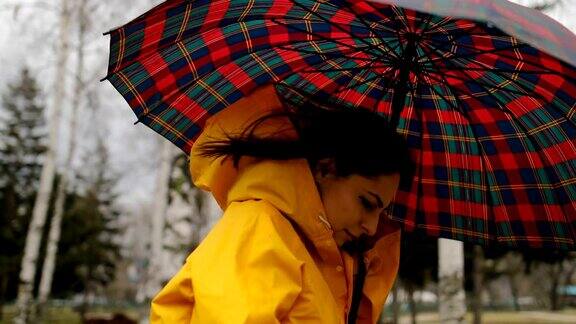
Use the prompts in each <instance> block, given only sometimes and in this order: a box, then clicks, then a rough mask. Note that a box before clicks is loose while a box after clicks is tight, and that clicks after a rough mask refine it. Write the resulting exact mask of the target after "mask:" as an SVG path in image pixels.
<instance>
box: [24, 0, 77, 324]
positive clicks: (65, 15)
mask: <svg viewBox="0 0 576 324" xmlns="http://www.w3.org/2000/svg"><path fill="white" fill-rule="evenodd" d="M60 15H61V16H60V27H59V33H60V35H59V46H58V49H57V65H56V74H55V76H56V77H55V78H54V93H53V97H52V98H53V105H52V111H51V116H50V119H49V122H50V130H49V142H48V149H47V152H46V160H45V161H44V164H43V165H42V173H41V175H40V185H39V188H38V194H37V195H36V200H35V202H34V208H33V210H32V219H31V221H30V225H29V227H28V234H27V235H26V243H25V247H24V255H23V257H22V264H21V270H20V282H19V284H18V298H17V301H16V305H17V311H18V314H17V316H16V318H15V319H14V321H15V323H18V324H20V323H22V324H24V323H29V322H30V321H31V318H30V315H31V310H32V306H33V297H34V296H33V289H34V276H35V274H36V266H37V263H38V254H39V250H40V241H41V239H42V230H43V228H44V225H45V223H46V213H47V211H48V204H49V202H50V196H51V194H52V185H53V181H54V173H55V171H56V152H57V149H58V130H59V126H60V112H61V109H62V106H63V103H64V94H65V93H64V89H65V86H66V85H65V81H66V64H67V61H68V29H69V25H70V10H69V0H61V13H60Z"/></svg>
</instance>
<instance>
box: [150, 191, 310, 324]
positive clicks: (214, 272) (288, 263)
mask: <svg viewBox="0 0 576 324" xmlns="http://www.w3.org/2000/svg"><path fill="white" fill-rule="evenodd" d="M261 205H262V204H259V203H258V202H242V203H233V204H231V205H230V206H229V207H228V208H227V210H226V213H225V214H224V216H223V218H222V219H221V220H220V222H219V223H218V224H217V225H216V226H215V227H214V229H213V230H212V231H211V232H210V234H209V235H208V236H207V237H206V239H205V240H204V241H203V242H202V244H201V245H200V246H199V247H198V248H197V249H196V250H195V251H194V252H193V253H192V254H191V255H190V256H189V257H188V259H187V262H186V264H185V265H184V267H183V268H182V269H181V270H180V272H179V273H178V274H177V275H176V276H175V277H174V278H173V279H172V280H170V282H169V283H168V284H167V285H166V287H165V288H164V289H163V290H162V291H161V292H160V293H159V294H158V295H157V296H156V298H154V300H153V302H152V314H151V323H280V321H281V320H282V319H283V318H286V317H287V316H288V315H289V312H290V310H291V308H292V306H293V304H294V302H295V301H296V299H297V298H298V296H299V294H300V292H301V289H302V268H303V262H301V261H299V260H297V259H296V258H295V257H294V255H293V253H292V252H291V251H290V249H289V245H288V244H290V242H286V241H284V238H282V236H281V235H280V231H279V229H278V226H277V224H275V223H274V222H275V220H273V219H272V217H270V211H266V210H263V209H262V206H261ZM276 222H277V221H276Z"/></svg>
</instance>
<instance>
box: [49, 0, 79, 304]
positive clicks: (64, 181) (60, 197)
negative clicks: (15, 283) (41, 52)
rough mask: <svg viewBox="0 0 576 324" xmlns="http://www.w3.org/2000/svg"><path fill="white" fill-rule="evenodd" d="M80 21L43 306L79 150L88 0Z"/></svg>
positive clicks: (51, 223)
mask: <svg viewBox="0 0 576 324" xmlns="http://www.w3.org/2000/svg"><path fill="white" fill-rule="evenodd" d="M76 9H77V14H76V17H77V21H78V44H77V47H76V49H77V50H76V56H77V60H76V78H75V82H74V83H75V85H74V93H73V98H72V107H71V108H72V117H71V118H70V124H69V126H68V129H69V131H70V134H69V136H68V152H67V156H66V162H65V165H64V170H63V173H62V178H61V181H59V182H58V187H57V189H56V206H55V211H54V212H55V214H54V216H53V217H52V219H51V222H50V232H49V234H48V245H47V247H46V258H45V260H44V266H43V267H42V277H41V280H40V287H39V290H38V304H39V306H40V310H41V309H42V305H43V304H44V303H45V302H46V300H47V299H48V297H49V295H50V290H51V288H52V278H53V275H54V265H55V263H56V255H57V251H58V241H59V240H60V232H61V223H62V215H63V214H64V199H65V196H66V187H67V186H68V182H69V177H70V173H71V172H72V159H73V158H74V154H75V152H76V143H77V137H76V123H77V119H78V111H79V110H80V105H81V100H80V99H81V96H82V93H83V90H84V81H83V70H84V50H85V49H84V47H85V41H84V38H85V34H86V29H87V12H86V0H79V2H78V3H77V8H76Z"/></svg>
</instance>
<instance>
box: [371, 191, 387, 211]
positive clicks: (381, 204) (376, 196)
mask: <svg viewBox="0 0 576 324" xmlns="http://www.w3.org/2000/svg"><path fill="white" fill-rule="evenodd" d="M368 193H369V194H371V195H372V196H374V198H376V203H377V204H378V208H382V207H384V203H382V199H380V196H378V195H377V194H375V193H373V192H372V191H368Z"/></svg>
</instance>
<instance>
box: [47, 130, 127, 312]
mask: <svg viewBox="0 0 576 324" xmlns="http://www.w3.org/2000/svg"><path fill="white" fill-rule="evenodd" d="M84 166H85V167H84V168H83V170H82V172H81V174H80V175H79V176H78V177H79V179H78V183H79V186H80V188H78V189H77V191H78V192H82V194H81V195H79V196H76V197H74V196H73V201H72V202H71V203H70V205H71V207H70V208H69V209H68V210H67V212H66V213H65V215H64V218H63V224H62V236H61V239H60V244H59V251H60V253H59V254H60V255H61V257H60V258H59V259H58V262H57V264H56V269H57V271H56V274H57V275H56V276H55V280H54V293H55V294H61V295H63V294H64V295H65V294H67V293H70V292H72V291H75V292H83V293H84V296H85V298H84V306H83V307H82V310H81V311H82V314H84V313H85V311H86V310H87V308H88V298H89V297H90V296H91V295H93V294H96V293H98V291H99V289H101V288H102V287H104V286H106V285H107V284H109V283H110V282H111V281H112V280H113V279H114V275H115V269H116V264H117V260H118V259H119V257H120V254H119V253H120V248H119V243H118V238H119V235H120V229H119V226H118V219H119V217H120V215H121V213H120V211H119V210H118V208H117V206H116V204H115V201H116V199H117V196H118V195H117V193H116V190H115V186H116V182H117V179H118V175H116V174H114V173H113V172H111V171H110V170H111V168H110V161H109V154H108V150H107V148H106V146H105V145H104V143H103V141H102V139H101V138H99V139H98V141H97V146H96V149H95V151H94V152H93V153H92V154H90V155H89V156H88V157H87V158H86V159H85V162H84Z"/></svg>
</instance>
